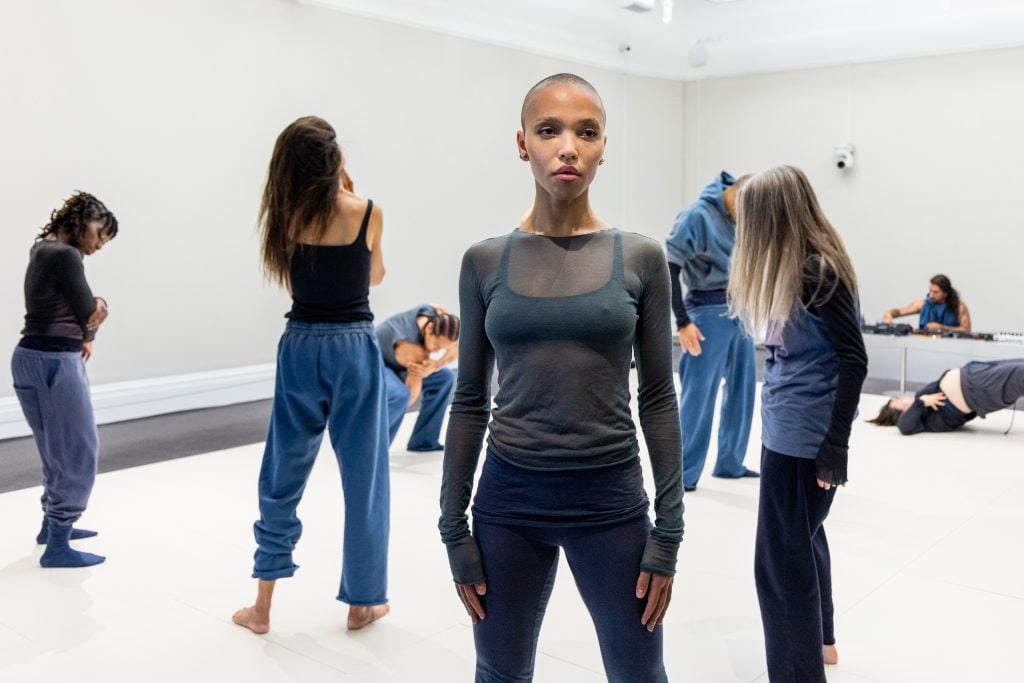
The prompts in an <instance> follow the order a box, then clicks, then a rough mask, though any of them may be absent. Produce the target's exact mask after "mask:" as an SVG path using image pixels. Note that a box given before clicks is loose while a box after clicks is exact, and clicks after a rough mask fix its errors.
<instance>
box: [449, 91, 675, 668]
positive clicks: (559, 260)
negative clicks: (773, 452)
mask: <svg viewBox="0 0 1024 683" xmlns="http://www.w3.org/2000/svg"><path fill="white" fill-rule="evenodd" d="M522 125H523V127H522V130H521V131H519V133H518V134H517V136H516V143H517V147H518V151H519V157H520V159H522V161H523V162H525V163H528V164H529V166H530V170H531V172H532V174H533V180H534V188H535V199H534V204H533V208H532V209H531V210H530V212H529V213H528V214H526V216H524V218H523V221H522V224H521V225H520V226H519V227H518V228H517V229H515V230H513V231H512V232H511V233H506V234H504V235H501V236H499V237H495V238H492V239H489V240H484V241H483V242H480V243H478V244H475V245H473V246H472V247H470V248H469V250H468V251H467V252H466V254H465V257H464V259H463V263H462V273H461V277H460V284H459V299H460V313H461V314H462V331H461V335H460V338H459V376H458V382H457V385H456V391H455V399H454V401H453V403H452V408H451V417H450V420H449V426H448V435H447V438H446V441H445V460H444V474H443V482H442V490H441V520H440V530H441V537H442V540H443V541H444V543H445V544H446V545H447V548H448V556H449V560H450V563H451V568H452V574H453V577H454V579H455V584H456V591H457V593H458V595H459V597H460V599H461V600H462V603H463V605H464V607H465V608H466V611H467V612H468V614H469V616H470V618H471V620H472V621H473V624H474V626H473V632H474V638H475V641H476V652H477V675H476V680H477V681H484V682H489V681H511V680H515V681H528V680H532V677H533V666H534V659H535V656H536V650H537V637H538V635H539V633H540V626H541V621H542V618H543V615H544V611H545V608H546V606H547V602H548V598H549V597H550V595H551V588H552V586H553V584H554V578H555V570H556V568H557V566H558V557H559V553H560V552H561V551H564V552H565V556H566V559H567V560H568V563H569V567H570V569H571V570H572V573H573V577H574V579H575V581H576V585H577V587H578V588H579V591H580V594H581V596H582V597H583V600H584V602H585V603H586V605H587V608H588V609H589V610H590V614H591V616H592V617H593V621H594V625H595V626H596V628H597V635H598V640H599V641H600V645H601V654H602V658H603V660H604V666H605V671H606V673H607V676H608V679H609V680H611V681H630V682H636V681H644V682H648V681H664V680H666V675H665V667H664V663H663V657H662V629H661V628H660V624H661V623H662V620H663V619H664V617H665V612H666V610H667V608H668V605H669V600H670V599H671V596H672V581H673V578H672V577H673V575H674V574H675V566H676V554H677V551H678V546H679V541H680V539H681V537H682V533H683V519H682V512H683V506H682V478H681V471H680V469H681V457H680V438H679V422H678V415H677V412H676V411H677V408H676V399H675V387H674V385H673V379H672V373H673V368H672V350H671V339H672V331H671V328H670V326H669V323H670V321H669V311H670V305H669V298H670V289H669V280H668V266H667V263H666V260H665V256H664V253H663V252H662V250H661V247H660V246H659V245H658V243H657V242H655V241H653V240H651V239H648V238H646V237H643V236H641V235H637V234H634V233H630V232H625V231H623V230H619V229H618V228H614V227H612V226H610V225H609V224H608V223H606V222H605V221H603V220H602V219H601V218H599V217H598V216H597V215H596V213H595V212H594V210H593V208H592V207H591V205H590V185H591V183H592V182H593V180H594V177H595V176H596V174H597V170H598V167H599V166H600V165H601V164H602V163H603V161H604V158H603V155H604V151H605V144H606V141H607V138H606V135H605V111H604V106H603V105H602V103H601V98H600V96H599V95H598V94H597V91H596V90H595V89H594V87H593V86H592V85H590V84H589V83H587V82H586V81H585V80H583V79H582V78H580V77H579V76H575V75H572V74H558V75H555V76H550V77H548V78H545V79H544V80H542V81H541V82H540V83H538V84H537V85H535V86H534V87H533V88H531V89H530V91H529V92H528V93H527V95H526V97H525V99H524V102H523V109H522ZM634 354H635V357H636V361H637V363H636V364H637V371H638V376H639V410H640V421H641V424H642V426H643V431H644V436H645V439H646V442H647V449H648V451H649V454H650V458H651V470H652V472H653V475H654V481H655V489H656V497H655V505H654V508H655V522H654V524H653V525H652V524H651V522H650V520H649V519H648V515H647V510H648V505H649V504H648V499H647V495H646V493H645V492H644V487H643V477H642V475H641V470H640V458H639V446H638V444H637V438H636V429H635V427H634V423H633V420H632V417H631V415H630V409H629V403H630V395H629V394H630V392H629V372H630V360H631V358H632V357H633V356H634ZM495 364H496V365H497V368H498V392H497V395H496V396H495V399H494V408H493V410H492V407H491V395H490V390H491V372H492V368H493V366H494V365H495ZM485 432H489V438H488V441H487V448H486V451H487V456H486V459H485V461H484V464H483V472H482V474H481V476H480V481H479V484H478V486H477V490H476V496H475V498H474V500H473V528H472V529H470V526H469V524H468V521H467V516H466V509H467V507H468V506H469V503H470V498H471V495H472V493H473V480H474V475H475V473H476V469H477V463H478V459H479V456H480V451H481V448H482V446H483V440H484V433H485Z"/></svg>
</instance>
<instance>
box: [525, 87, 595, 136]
mask: <svg viewBox="0 0 1024 683" xmlns="http://www.w3.org/2000/svg"><path fill="white" fill-rule="evenodd" d="M552 85H572V86H575V87H577V88H582V89H583V90H586V91H587V92H589V93H590V94H591V95H593V96H594V99H595V100H597V104H598V106H600V108H601V118H602V119H604V102H602V101H601V96H600V95H598V94H597V89H596V88H595V87H594V86H592V85H590V83H588V82H587V80H586V79H584V78H580V77H579V76H577V75H576V74H567V73H566V74H555V75H553V76H548V77H547V78H545V79H543V80H542V81H540V82H539V83H537V85H535V86H533V87H532V88H530V90H529V92H527V93H526V97H524V98H523V108H522V110H521V111H520V113H519V123H520V124H521V125H522V127H523V130H526V110H527V108H528V107H529V106H530V103H531V102H532V101H533V98H534V96H535V95H536V94H537V93H539V92H540V91H541V90H544V89H545V88H548V87H549V86H552ZM602 124H603V121H602Z"/></svg>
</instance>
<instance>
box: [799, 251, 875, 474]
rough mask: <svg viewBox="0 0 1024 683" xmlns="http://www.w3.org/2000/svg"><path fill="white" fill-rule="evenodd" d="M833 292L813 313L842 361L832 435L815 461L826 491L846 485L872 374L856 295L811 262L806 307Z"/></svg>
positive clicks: (808, 270) (824, 443) (826, 437)
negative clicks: (822, 294)
mask: <svg viewBox="0 0 1024 683" xmlns="http://www.w3.org/2000/svg"><path fill="white" fill-rule="evenodd" d="M821 278H824V282H823V283H821V284H820V285H819V282H820V280H821ZM833 287H834V288H835V289H834V290H833ZM830 290H833V291H832V295H831V296H830V297H829V298H828V300H827V301H825V302H822V303H818V304H814V303H812V311H813V312H814V313H815V314H817V315H818V316H819V317H820V318H821V321H822V322H823V323H825V329H826V330H827V331H828V336H829V338H830V339H831V340H832V344H833V345H834V346H835V349H836V355H838V357H839V379H838V383H837V385H836V398H835V402H834V403H833V404H832V415H831V417H830V418H829V424H828V431H827V432H826V433H825V439H824V441H822V443H821V446H820V447H819V448H818V456H817V458H816V459H815V460H816V469H817V476H818V483H819V485H820V486H822V488H826V489H827V488H831V487H832V486H842V485H843V484H845V483H846V480H847V459H848V449H849V444H850V430H851V427H852V426H853V419H854V417H855V416H856V414H857V404H858V403H859V402H860V392H861V388H862V387H863V385H864V378H865V377H867V374H868V354H867V351H866V349H865V348H864V335H863V334H861V331H860V321H859V319H858V316H857V305H856V303H855V301H854V298H853V294H852V293H851V292H850V290H849V289H848V288H847V286H846V284H845V283H843V282H839V283H836V274H835V273H834V272H832V271H826V272H824V273H822V272H821V268H820V262H816V260H812V261H811V262H809V264H808V267H807V269H806V270H805V276H804V301H805V303H806V302H809V301H810V299H811V298H812V297H813V296H814V293H815V292H828V291H830Z"/></svg>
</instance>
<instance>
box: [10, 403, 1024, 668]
mask: <svg viewBox="0 0 1024 683" xmlns="http://www.w3.org/2000/svg"><path fill="white" fill-rule="evenodd" d="M881 400H882V399H881V397H878V396H865V397H864V400H863V401H862V405H861V417H862V418H863V417H866V416H868V415H870V414H873V412H874V410H876V409H877V407H878V405H879V404H880V401H881ZM411 423H412V420H411V418H407V419H406V422H405V425H404V426H403V433H402V434H399V437H398V441H397V443H400V444H404V442H405V438H406V434H407V431H406V430H408V429H409V428H410V425H411ZM1009 423H1010V414H1009V413H1008V412H1005V411H1004V412H1003V413H999V414H996V415H993V416H991V417H990V418H989V419H987V420H984V421H982V420H977V421H975V422H974V423H972V424H971V425H969V427H968V428H967V429H965V430H963V431H962V432H960V433H956V434H946V435H919V436H914V437H901V436H900V435H899V434H898V433H897V432H896V431H895V430H894V429H882V428H878V427H874V426H872V425H868V424H864V423H863V422H859V423H858V424H857V425H856V427H855V429H854V437H853V443H852V449H851V451H852V458H851V461H852V465H851V479H852V481H851V484H850V485H849V486H848V487H847V488H845V489H843V490H841V491H840V492H839V495H838V496H837V498H836V502H835V504H834V506H833V508H832V514H831V517H830V518H829V520H828V522H827V523H826V528H827V529H828V532H829V541H830V544H831V547H832V554H833V572H834V584H835V599H836V617H837V619H836V621H837V636H838V647H839V652H840V663H839V665H838V666H836V667H829V672H828V677H829V680H830V681H831V682H833V683H840V682H847V683H863V682H867V681H876V682H885V683H910V682H916V681H920V682H922V683H939V682H943V681H950V682H954V681H956V682H960V681H962V682H965V683H968V682H969V683H978V682H989V681H1000V682H1002V681H1011V680H1024V664H1022V663H1021V661H1020V660H1019V659H1018V658H1017V655H1016V654H1015V653H1016V648H1017V647H1019V641H1020V636H1021V634H1022V633H1024V631H1022V626H1021V625H1022V624H1024V531H1022V530H1024V494H1022V490H1024V488H1022V485H1024V418H1022V419H1021V420H1018V424H1017V425H1016V426H1015V428H1014V429H1013V431H1011V433H1010V434H1009V435H1008V436H1004V435H1003V433H1002V432H1003V431H1005V430H1006V428H1007V426H1009ZM758 434H759V427H758V426H757V424H755V429H754V435H753V438H752V443H751V447H750V450H749V455H748V460H747V464H748V465H749V466H753V467H756V466H757V462H758V453H759V445H758V444H757V443H756V441H757V435H758ZM326 443H327V440H326V439H325V446H326ZM261 452H262V445H261V444H254V445H251V446H245V447H241V448H234V449H231V450H227V451H220V452H214V453H208V454H204V455H199V456H194V457H190V458H183V459H180V460H174V461H169V462H164V463H160V464H154V465H147V466H144V467H138V468H134V469H128V470H121V471H117V472H111V473H108V474H103V475H101V476H100V477H99V480H98V482H97V485H96V489H95V492H94V495H93V500H92V505H91V507H90V508H89V510H88V512H87V513H86V515H85V517H83V519H82V526H84V527H87V528H94V529H98V530H100V531H101V535H100V536H99V537H98V538H95V539H89V540H85V541H78V542H76V545H77V546H78V547H79V548H81V549H84V550H91V551H95V552H98V553H100V554H106V555H107V556H108V560H107V563H106V564H104V565H100V566H98V567H93V568H90V569H83V570H44V569H41V568H40V567H39V565H38V559H39V555H40V553H41V549H40V548H39V547H36V546H35V545H34V543H33V537H34V535H35V533H36V531H37V529H38V523H39V514H38V513H37V511H38V496H39V493H40V491H39V489H28V490H22V491H15V492H12V493H7V494H3V495H0V519H4V520H7V521H6V522H5V523H4V524H3V525H2V527H0V681H3V682H5V683H23V682H26V683H27V682H29V681H54V680H74V681H79V682H83V681H84V682H91V681H111V682H119V681H125V682H129V681H130V682H136V681H147V682H148V681H175V682H189V683H200V682H206V681H247V682H248V681H251V682H262V681H267V682H270V681H311V682H312V681H411V682H416V683H419V682H438V683H442V682H443V683H452V682H459V681H471V680H472V677H473V643H472V634H471V630H470V625H469V621H468V619H467V617H466V615H465V613H464V612H463V610H462V608H461V606H460V605H459V603H458V600H457V598H456V596H455V593H454V590H453V589H452V584H451V579H450V576H449V573H448V566H447V562H446V559H445V553H444V549H443V547H442V546H441V544H440V541H439V540H438V536H437V531H436V526H435V525H436V520H437V498H438V486H439V482H440V475H441V456H440V454H431V455H414V454H409V453H406V452H404V451H400V450H395V451H393V452H392V462H391V473H392V533H391V601H392V612H391V614H390V615H389V616H388V617H386V618H385V619H383V620H382V621H380V622H378V623H377V624H374V625H372V626H370V627H369V628H367V629H366V630H365V631H362V632H357V633H347V632H346V631H345V628H344V623H345V614H346V607H345V606H344V605H342V604H341V603H338V602H336V601H335V600H334V596H335V594H336V592H337V585H338V578H339V571H340V546H341V540H340V539H341V528H342V504H341V490H340V483H339V481H338V473H337V467H336V465H335V464H334V458H333V456H332V454H331V453H330V451H329V450H327V449H326V447H325V449H324V452H323V453H321V457H320V459H319V460H318V462H317V466H316V468H315V469H314V472H313V477H312V479H311V481H310V483H309V487H308V488H307V491H306V495H305V499H304V500H303V503H302V507H301V508H300V515H301V517H302V519H303V521H304V522H305V533H304V536H303V538H302V542H301V543H300V545H299V548H298V552H297V558H296V559H297V562H298V564H300V565H301V566H302V568H301V569H300V571H299V572H298V573H297V574H296V576H295V577H294V578H292V579H287V580H283V581H280V582H279V583H278V588H277V594H276V595H275V604H274V611H273V613H272V622H271V632H270V633H269V634H268V635H266V636H255V635H253V634H252V633H249V632H248V631H246V630H244V629H242V628H240V627H238V626H235V625H233V624H232V623H231V619H230V617H231V614H232V612H233V611H234V610H235V609H237V608H238V607H241V606H243V605H246V604H249V602H250V601H251V600H252V598H253V595H254V592H255V582H254V581H252V580H251V579H249V578H248V577H249V574H250V571H251V558H252V552H253V549H254V548H253V540H252V532H251V525H252V522H253V521H254V519H255V515H256V477H257V471H258V467H259V461H260V455H261ZM712 452H713V451H712ZM645 464H646V463H645ZM708 471H710V464H709V470H708ZM756 502H757V482H756V481H755V480H741V481H723V480H717V479H712V478H710V477H707V476H706V477H705V478H704V479H702V481H701V486H700V489H699V491H698V492H697V493H696V494H693V495H690V494H688V495H687V497H686V526H687V532H686V539H685V540H684V542H683V546H682V551H681V555H680V564H679V566H680V571H679V574H678V576H677V578H676V587H675V592H674V597H673V602H672V606H671V609H670V611H669V615H668V617H667V619H666V622H665V639H666V660H667V666H668V672H669V677H670V679H671V680H673V681H692V682H696V683H714V682H718V681H721V682H723V683H724V682H730V681H740V682H753V681H759V682H761V681H767V676H766V675H765V664H764V646H763V641H762V636H761V626H760V620H759V613H758V609H757V601H756V597H755V593H754V580H753V570H752V563H753V539H754V528H755V511H756ZM539 647H540V653H539V655H538V662H537V675H536V680H537V681H558V682H559V683H575V682H577V681H579V682H582V681H602V680H605V679H604V676H603V675H602V673H601V672H602V669H601V661H600V656H599V653H598V647H597V641H596V638H595V636H594V631H593V627H592V625H591V623H590V620H589V617H588V615H587V613H586V611H585V609H584V607H583V605H582V603H581V601H580V599H579V597H578V596H577V594H576V591H575V586H574V585H573V583H572V579H571V575H570V574H569V572H568V570H567V568H566V567H565V566H564V565H563V566H562V567H561V569H560V573H559V578H558V583H557V585H556V588H555V592H554V595H553V597H552V600H551V605H550V607H549V609H548V614H547V618H546V620H545V623H544V628H543V632H542V634H541V638H540V646H539Z"/></svg>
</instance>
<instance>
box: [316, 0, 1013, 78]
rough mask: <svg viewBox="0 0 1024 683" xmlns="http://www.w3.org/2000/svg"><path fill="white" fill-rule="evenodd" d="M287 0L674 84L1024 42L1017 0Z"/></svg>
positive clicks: (1004, 45)
mask: <svg viewBox="0 0 1024 683" xmlns="http://www.w3.org/2000/svg"><path fill="white" fill-rule="evenodd" d="M296 1H297V2H300V3H302V4H307V5H320V6H324V7H330V8H332V9H337V10H340V11H343V12H348V13H351V14H357V15H361V16H365V17H371V18H374V19H380V20H383V21H389V22H394V23H399V24H404V25H407V26H415V27H418V28H423V29H427V30H431V31H437V32H440V33H446V34H450V35H456V36H461V37H464V38H471V39H474V40H479V41H482V42H486V43H492V44H495V45H504V46H507V47H514V48H518V49H522V50H526V51H528V52H532V53H536V54H542V55H547V56H554V57H559V58H564V59H568V60H571V61H575V62H579V63H583V64H591V65H596V66H601V67H605V68H610V69H616V70H620V71H624V72H627V73H633V74H639V75H647V76H659V77H663V78H671V79H678V80H692V79H699V78H707V77H712V76H726V75H734V74H741V73H752V72H762V71H779V70H785V69H794V68H803V67H813V66H824V65H830V64H845V63H849V62H866V61H877V60H882V59H891V58H899V57H915V56H921V55H932V54H942V53H948V52H962V51H969V50H978V49H987V48H995V47H1007V46H1012V45H1024V0H735V1H734V2H722V1H721V0H719V1H718V2H714V1H712V0H675V3H674V5H675V12H674V17H673V20H672V22H671V23H669V24H665V23H662V21H661V4H662V0H654V5H655V8H654V11H652V12H647V13H643V14H639V13H635V12H630V11H627V10H624V9H621V8H619V6H618V4H619V3H618V0H296ZM698 42H700V43H702V44H703V48H704V50H705V51H706V52H705V54H706V58H707V62H706V64H705V65H704V66H702V67H694V66H691V65H690V63H689V60H690V55H691V50H694V46H695V45H696V44H697V43H698ZM627 45H628V46H629V48H630V49H629V50H628V51H625V50H624V49H623V48H624V47H625V46H627Z"/></svg>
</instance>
